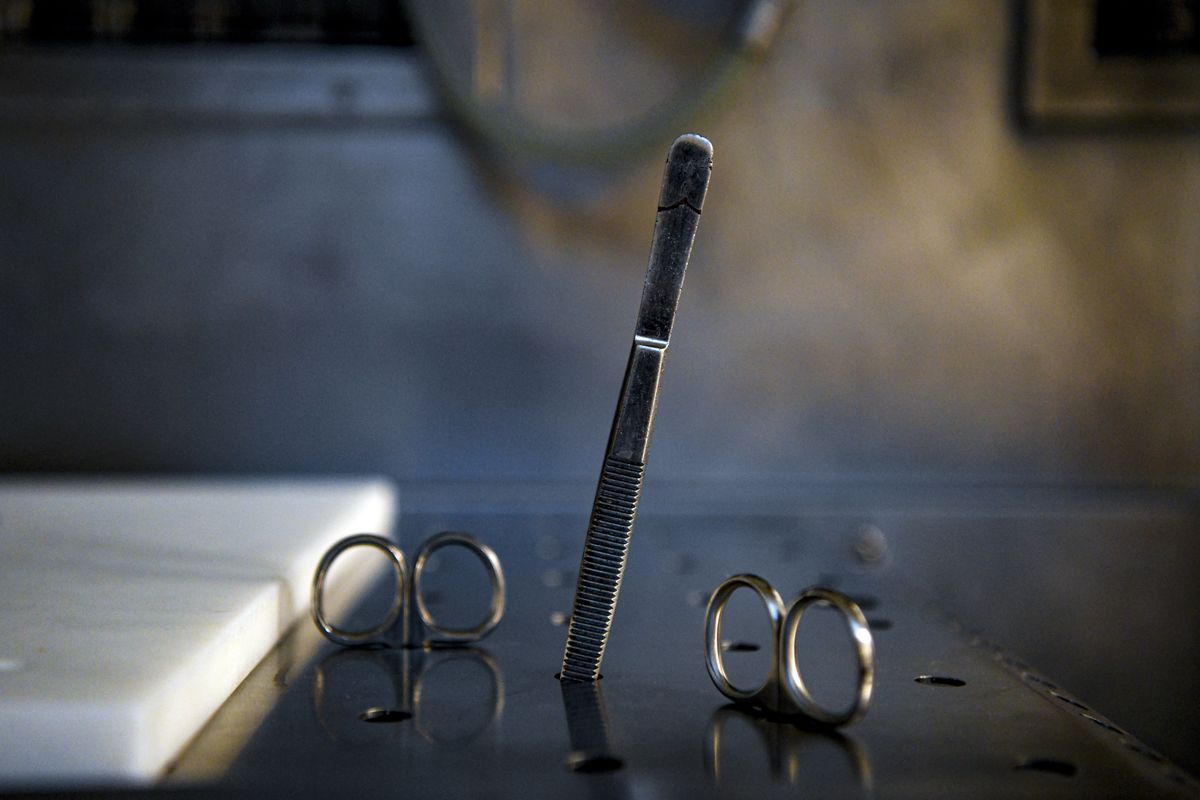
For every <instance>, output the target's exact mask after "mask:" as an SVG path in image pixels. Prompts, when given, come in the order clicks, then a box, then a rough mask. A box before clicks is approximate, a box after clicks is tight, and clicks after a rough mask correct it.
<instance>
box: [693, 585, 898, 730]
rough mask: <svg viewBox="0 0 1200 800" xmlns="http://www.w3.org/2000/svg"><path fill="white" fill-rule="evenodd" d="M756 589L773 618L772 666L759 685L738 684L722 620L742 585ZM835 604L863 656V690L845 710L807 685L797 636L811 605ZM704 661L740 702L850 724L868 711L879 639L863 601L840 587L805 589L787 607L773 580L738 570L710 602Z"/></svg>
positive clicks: (720, 685) (860, 672)
mask: <svg viewBox="0 0 1200 800" xmlns="http://www.w3.org/2000/svg"><path fill="white" fill-rule="evenodd" d="M742 587H746V588H749V589H753V590H754V591H755V592H756V593H757V594H758V596H759V598H761V599H762V601H763V605H764V606H766V609H767V614H768V616H770V618H771V668H770V671H769V672H768V673H767V678H766V680H765V681H763V683H762V685H761V686H759V687H758V688H756V689H749V690H747V689H739V688H738V687H736V686H734V685H733V683H732V682H731V681H730V680H729V676H728V675H727V674H726V673H725V657H724V655H723V654H722V652H721V624H722V622H723V617H724V614H725V606H726V604H728V603H729V598H730V597H732V596H733V593H734V592H735V591H737V590H738V589H740V588H742ZM814 604H817V605H827V606H832V607H833V608H835V609H837V610H838V611H839V612H841V614H842V617H843V618H844V619H845V620H846V626H847V628H848V629H849V630H850V636H851V638H852V639H853V640H854V650H855V656H856V657H857V659H858V691H857V693H856V695H855V699H854V704H853V705H851V707H850V708H849V709H847V710H846V711H843V712H835V711H829V710H828V709H825V708H822V707H821V706H820V705H819V704H818V703H817V702H816V701H815V700H814V699H813V697H812V695H811V694H810V693H809V691H808V687H807V686H805V685H804V678H803V676H802V675H801V674H800V666H799V664H798V663H797V661H796V636H797V631H798V629H799V627H800V619H801V617H802V616H803V615H804V612H805V610H807V609H808V607H809V606H811V605H814ZM704 648H705V663H706V666H707V667H708V676H709V677H710V678H712V682H713V684H715V685H716V687H717V689H719V690H720V691H721V694H723V695H725V696H726V697H728V698H729V699H730V700H733V701H734V702H737V703H745V704H748V705H752V706H757V707H759V708H762V709H764V710H766V711H769V712H771V713H774V714H786V715H794V714H802V715H804V716H806V717H808V718H809V719H812V720H814V721H816V722H820V723H822V724H825V725H831V726H836V725H845V724H847V723H850V722H854V721H855V720H858V719H859V718H861V717H862V715H863V714H865V713H867V708H868V707H869V706H870V704H871V692H872V690H873V688H874V683H875V643H874V640H873V639H872V637H871V629H870V628H869V627H868V625H867V618H866V617H865V616H864V615H863V612H862V609H861V608H859V607H858V604H857V603H855V602H854V601H853V600H851V599H850V598H849V597H847V596H846V595H844V594H842V593H841V592H837V591H834V590H833V589H822V588H818V587H814V588H811V589H806V590H804V591H803V592H802V593H801V594H800V596H799V597H797V598H796V599H795V600H793V601H792V603H791V604H790V605H789V606H788V607H787V608H786V610H785V609H784V605H783V599H782V597H780V595H779V592H778V591H776V589H775V587H774V586H772V585H771V584H770V583H769V582H767V581H766V580H764V579H763V578H760V577H759V576H757V575H748V574H742V575H734V576H733V577H732V578H729V579H728V580H726V581H725V582H724V583H722V584H721V585H720V586H718V587H717V588H716V591H714V592H713V595H712V597H711V598H710V599H709V601H708V609H707V610H706V611H705V617H704Z"/></svg>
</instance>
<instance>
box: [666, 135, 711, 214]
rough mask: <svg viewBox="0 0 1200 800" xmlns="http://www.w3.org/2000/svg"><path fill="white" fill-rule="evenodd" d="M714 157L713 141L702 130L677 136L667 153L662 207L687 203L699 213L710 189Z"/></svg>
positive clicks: (667, 207)
mask: <svg viewBox="0 0 1200 800" xmlns="http://www.w3.org/2000/svg"><path fill="white" fill-rule="evenodd" d="M712 159H713V146H712V142H710V141H709V140H708V139H705V138H704V137H703V136H701V135H700V134H697V133H685V134H683V135H682V136H680V137H679V138H678V139H676V140H675V141H674V142H673V143H672V144H671V149H670V151H669V152H668V153H667V166H666V169H664V170H663V182H662V192H661V193H660V194H659V198H658V210H659V211H665V210H667V209H671V208H675V207H676V206H679V205H687V206H688V207H689V208H691V209H692V210H693V211H695V212H696V213H697V214H699V213H700V209H701V208H702V207H703V205H704V195H705V193H706V192H707V191H708V178H709V175H710V174H711V173H712Z"/></svg>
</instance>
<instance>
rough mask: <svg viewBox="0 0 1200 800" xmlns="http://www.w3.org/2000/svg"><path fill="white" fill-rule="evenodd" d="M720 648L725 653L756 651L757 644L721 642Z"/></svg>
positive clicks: (757, 648)
mask: <svg viewBox="0 0 1200 800" xmlns="http://www.w3.org/2000/svg"><path fill="white" fill-rule="evenodd" d="M721 649H722V650H724V651H725V652H727V653H757V652H758V650H759V647H758V645H756V644H755V643H754V642H730V641H724V642H721Z"/></svg>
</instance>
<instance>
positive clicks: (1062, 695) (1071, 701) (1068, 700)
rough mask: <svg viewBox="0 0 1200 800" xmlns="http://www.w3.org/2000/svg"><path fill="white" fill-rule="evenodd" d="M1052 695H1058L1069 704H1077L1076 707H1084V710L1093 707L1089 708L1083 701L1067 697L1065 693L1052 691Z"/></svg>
mask: <svg viewBox="0 0 1200 800" xmlns="http://www.w3.org/2000/svg"><path fill="white" fill-rule="evenodd" d="M1050 696H1051V697H1057V698H1058V699H1059V700H1062V701H1063V702H1064V703H1066V704H1067V705H1069V706H1075V707H1076V708H1078V709H1082V710H1083V711H1091V709H1090V708H1088V707H1087V706H1085V705H1084V704H1083V703H1081V702H1079V701H1078V700H1072V699H1071V698H1069V697H1067V696H1066V695H1065V694H1059V693H1058V692H1051V693H1050Z"/></svg>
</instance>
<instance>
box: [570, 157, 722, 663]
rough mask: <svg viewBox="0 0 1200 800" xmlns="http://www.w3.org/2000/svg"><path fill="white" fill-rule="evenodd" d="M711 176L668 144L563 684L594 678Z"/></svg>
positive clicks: (708, 165)
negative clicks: (643, 279) (652, 234)
mask: <svg viewBox="0 0 1200 800" xmlns="http://www.w3.org/2000/svg"><path fill="white" fill-rule="evenodd" d="M711 173H712V144H711V143H710V142H709V141H708V140H707V139H705V138H704V137H702V136H697V135H695V134H685V135H683V136H680V137H679V138H678V139H676V140H675V143H674V144H672V145H671V150H670V152H669V153H668V154H667V165H666V169H665V171H664V173H663V182H662V191H661V193H660V195H659V200H658V213H657V215H656V217H655V222H654V238H653V240H652V241H651V245H650V265H649V269H648V270H647V272H646V284H645V287H644V288H643V289H642V302H641V306H640V308H639V310H638V318H637V326H636V328H635V329H634V335H633V348H632V350H631V351H630V354H629V364H628V365H627V366H626V368H625V381H624V383H623V384H622V386H621V394H620V397H619V398H618V400H617V411H616V415H615V418H614V419H613V426H612V432H611V433H610V434H609V438H608V448H607V450H606V451H605V455H604V464H603V467H602V468H601V470H600V482H599V485H598V486H597V487H596V499H595V501H594V503H593V504H592V516H591V520H590V521H589V522H588V531H587V539H586V541H585V542H584V548H583V559H582V561H581V562H580V566H579V581H578V583H577V584H576V586H575V603H574V606H573V607H572V611H571V623H570V626H569V628H568V631H567V646H566V651H565V653H564V654H563V664H562V672H561V673H560V677H561V678H562V680H564V681H594V680H597V679H598V678H599V677H600V663H601V662H602V661H603V660H604V649H605V647H606V646H607V644H608V635H609V632H610V631H611V630H612V622H613V613H614V612H615V611H616V607H617V596H618V594H619V593H620V590H621V578H622V576H623V575H624V574H625V564H626V561H627V560H628V558H629V540H630V537H631V536H632V534H633V524H634V518H635V516H636V515H637V506H638V498H639V495H640V494H641V490H642V477H643V474H644V471H645V467H646V454H647V452H648V451H649V448H650V430H651V428H652V427H653V425H654V413H655V411H656V410H657V406H658V388H659V382H660V381H661V379H662V369H663V362H664V360H665V359H666V351H667V344H668V342H669V341H670V338H671V326H672V324H673V323H674V320H675V309H676V307H677V306H678V304H679V292H680V290H681V289H682V288H683V274H684V271H685V270H686V269H687V263H688V258H689V256H690V255H691V252H692V242H693V240H694V239H695V236H696V226H697V225H698V224H699V222H700V211H701V208H702V207H703V205H704V195H705V193H706V192H707V191H708V179H709V175H710V174H711Z"/></svg>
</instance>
